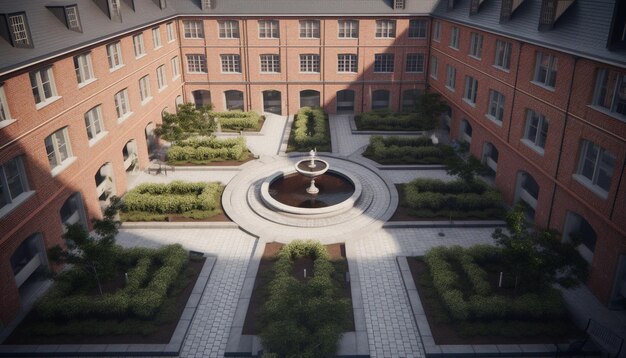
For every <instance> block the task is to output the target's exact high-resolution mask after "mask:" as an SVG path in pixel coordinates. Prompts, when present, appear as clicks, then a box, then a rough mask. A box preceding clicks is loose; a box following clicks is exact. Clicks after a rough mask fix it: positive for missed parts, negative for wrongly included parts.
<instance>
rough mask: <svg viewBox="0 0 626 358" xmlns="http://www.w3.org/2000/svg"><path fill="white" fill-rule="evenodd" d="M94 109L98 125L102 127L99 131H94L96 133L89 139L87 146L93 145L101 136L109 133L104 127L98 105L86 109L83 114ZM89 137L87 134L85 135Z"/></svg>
mask: <svg viewBox="0 0 626 358" xmlns="http://www.w3.org/2000/svg"><path fill="white" fill-rule="evenodd" d="M94 109H95V110H96V116H97V118H96V120H97V121H98V122H99V123H100V127H101V128H102V130H101V131H100V133H96V135H95V136H94V137H93V138H91V139H89V146H90V147H92V146H94V145H95V144H96V143H98V142H99V141H100V140H101V139H102V138H104V137H105V136H106V135H107V134H109V132H108V131H107V130H106V129H105V127H104V120H103V119H102V110H101V109H100V105H98V106H96V107H94V108H92V109H90V110H89V111H87V112H86V113H85V116H87V115H88V113H89V112H91V111H92V110H94ZM87 137H88V138H89V135H88V136H87Z"/></svg>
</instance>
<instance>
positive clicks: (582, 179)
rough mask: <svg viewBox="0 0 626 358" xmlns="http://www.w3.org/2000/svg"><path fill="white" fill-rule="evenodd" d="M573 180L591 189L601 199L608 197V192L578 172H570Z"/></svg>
mask: <svg viewBox="0 0 626 358" xmlns="http://www.w3.org/2000/svg"><path fill="white" fill-rule="evenodd" d="M572 177H573V178H574V180H576V181H577V182H579V183H580V184H582V185H583V186H585V187H586V188H587V189H589V190H591V191H592V192H593V193H594V194H596V195H597V196H599V197H601V198H602V199H607V198H608V197H609V193H608V192H606V191H605V190H604V189H602V188H600V187H598V186H597V185H594V184H593V183H592V182H591V181H590V180H589V179H587V178H586V177H584V176H582V175H580V174H572Z"/></svg>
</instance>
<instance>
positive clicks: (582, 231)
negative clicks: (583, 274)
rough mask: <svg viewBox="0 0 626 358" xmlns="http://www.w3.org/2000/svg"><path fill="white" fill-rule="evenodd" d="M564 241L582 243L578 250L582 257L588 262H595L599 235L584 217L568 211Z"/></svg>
mask: <svg viewBox="0 0 626 358" xmlns="http://www.w3.org/2000/svg"><path fill="white" fill-rule="evenodd" d="M563 239H564V240H567V241H574V242H580V243H581V245H580V246H579V247H578V250H579V252H580V254H581V256H582V257H584V258H585V260H587V261H588V262H591V261H592V260H593V253H594V252H595V250H596V240H597V239H598V235H597V234H596V231H595V230H594V229H593V227H592V226H591V224H589V222H587V220H585V218H584V217H582V215H579V214H577V213H575V212H572V211H568V212H567V216H566V218H565V227H564V228H563Z"/></svg>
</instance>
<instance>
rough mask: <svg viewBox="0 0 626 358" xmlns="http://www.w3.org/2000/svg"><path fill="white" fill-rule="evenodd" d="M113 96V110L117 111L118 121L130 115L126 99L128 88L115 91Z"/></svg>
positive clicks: (128, 103)
mask: <svg viewBox="0 0 626 358" xmlns="http://www.w3.org/2000/svg"><path fill="white" fill-rule="evenodd" d="M114 98H115V112H116V113H117V120H118V122H121V121H123V120H124V119H126V118H127V117H128V116H130V115H131V111H130V102H129V101H128V88H124V89H123V90H121V91H119V92H117V93H116V94H115V96H114Z"/></svg>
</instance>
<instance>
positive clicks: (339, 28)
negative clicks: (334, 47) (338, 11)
mask: <svg viewBox="0 0 626 358" xmlns="http://www.w3.org/2000/svg"><path fill="white" fill-rule="evenodd" d="M341 22H343V23H344V25H346V24H353V23H356V36H355V37H352V36H343V37H342V36H339V35H340V34H341ZM348 27H349V31H347V32H346V31H345V29H344V34H346V33H349V34H350V35H351V34H352V26H348ZM358 38H359V20H337V39H339V40H356V39H358Z"/></svg>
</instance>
